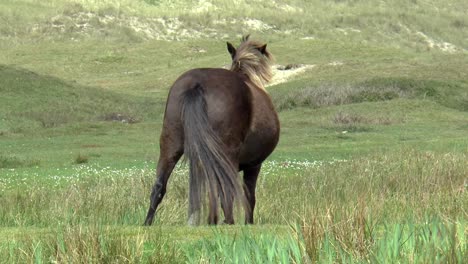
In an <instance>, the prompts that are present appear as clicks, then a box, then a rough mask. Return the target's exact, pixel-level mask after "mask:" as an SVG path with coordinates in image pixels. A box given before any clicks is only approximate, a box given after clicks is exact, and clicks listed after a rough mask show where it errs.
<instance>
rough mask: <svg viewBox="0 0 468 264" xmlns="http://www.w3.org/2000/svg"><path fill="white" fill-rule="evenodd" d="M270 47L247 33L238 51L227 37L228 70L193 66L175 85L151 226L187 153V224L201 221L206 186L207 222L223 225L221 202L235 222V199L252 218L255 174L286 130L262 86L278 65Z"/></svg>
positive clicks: (162, 142)
mask: <svg viewBox="0 0 468 264" xmlns="http://www.w3.org/2000/svg"><path fill="white" fill-rule="evenodd" d="M266 46H267V45H266V44H261V43H259V42H256V41H252V40H249V36H246V37H243V38H242V42H241V44H240V46H239V47H238V48H237V49H235V48H234V47H233V46H232V44H231V43H229V42H228V43H227V48H228V51H229V53H230V54H231V57H232V66H231V69H230V70H226V69H213V68H203V69H193V70H190V71H188V72H186V73H184V74H183V75H182V76H180V77H179V78H178V79H177V80H176V82H175V83H174V84H173V85H172V87H171V89H170V91H169V96H168V99H167V104H166V111H165V115H164V124H163V128H162V132H161V138H160V157H159V161H158V165H157V172H156V173H157V175H156V176H157V178H156V182H155V184H154V186H153V189H152V192H151V198H150V199H151V203H150V207H149V210H148V214H147V216H146V221H145V225H151V224H152V222H153V219H154V215H155V211H156V209H157V207H158V205H159V204H160V203H161V201H162V199H163V197H164V194H165V193H166V185H167V181H168V179H169V176H170V175H171V172H172V170H173V169H174V166H175V165H176V163H177V162H178V160H179V159H180V157H181V156H182V154H185V157H186V158H187V159H188V161H189V166H190V179H189V182H190V190H189V223H191V224H197V223H198V214H199V212H200V209H201V202H202V201H203V197H204V195H206V194H205V193H206V191H207V193H208V201H209V214H208V215H209V216H208V223H209V224H217V222H218V201H220V202H221V207H222V209H223V212H224V217H225V220H224V222H225V223H227V224H234V217H233V207H234V202H235V201H236V199H239V200H240V201H242V204H243V206H244V209H245V222H246V224H252V223H253V211H254V208H255V186H256V182H257V177H258V174H259V172H260V168H261V166H262V162H263V161H264V160H265V159H266V158H267V157H268V156H269V155H270V154H271V152H272V151H273V149H274V148H275V147H276V144H277V143H278V139H279V130H280V125H279V120H278V115H277V113H276V111H275V109H274V107H273V104H272V102H271V99H270V96H269V95H268V94H267V93H266V91H265V89H264V85H265V84H266V83H268V82H269V81H270V79H271V77H272V73H271V64H272V63H273V57H272V55H271V54H270V53H269V52H268V51H267V49H266ZM239 171H243V176H244V177H243V180H244V184H243V185H242V184H241V183H240V182H239V181H238V172H239ZM206 189H207V190H206ZM218 198H219V200H218Z"/></svg>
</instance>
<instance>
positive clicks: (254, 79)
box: [231, 35, 274, 89]
mask: <svg viewBox="0 0 468 264" xmlns="http://www.w3.org/2000/svg"><path fill="white" fill-rule="evenodd" d="M273 63H274V58H273V55H272V54H271V53H270V52H268V51H267V50H266V44H262V43H260V42H257V41H253V40H249V35H247V36H244V37H242V42H241V44H240V46H239V48H237V50H236V54H235V56H234V58H233V59H232V65H231V71H235V72H241V73H244V74H245V75H246V76H247V77H248V79H249V81H250V83H251V84H253V85H255V86H257V87H258V88H261V89H265V85H266V84H267V83H268V82H270V81H271V79H272V77H273V72H272V69H271V66H272V64H273Z"/></svg>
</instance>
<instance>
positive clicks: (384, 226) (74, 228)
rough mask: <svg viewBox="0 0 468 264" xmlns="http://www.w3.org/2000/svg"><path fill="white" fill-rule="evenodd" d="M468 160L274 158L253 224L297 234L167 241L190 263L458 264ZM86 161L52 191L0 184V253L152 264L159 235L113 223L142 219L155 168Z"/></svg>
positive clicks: (174, 194) (179, 204)
mask: <svg viewBox="0 0 468 264" xmlns="http://www.w3.org/2000/svg"><path fill="white" fill-rule="evenodd" d="M467 160H468V159H467V157H466V156H465V155H461V154H457V155H455V154H435V153H428V152H417V151H402V152H397V153H393V154H379V155H374V156H367V157H362V158H356V159H351V160H348V161H334V162H318V161H314V162H306V161H293V160H292V161H283V162H269V163H266V164H265V167H264V170H263V173H262V175H261V177H260V179H259V182H258V187H257V188H258V189H257V191H258V196H257V205H258V206H257V210H256V223H257V224H260V226H261V225H262V224H268V225H272V224H273V225H292V226H293V227H294V228H293V229H291V231H290V232H289V233H290V234H291V235H292V237H295V239H293V240H291V239H290V237H289V235H286V234H283V235H281V233H278V234H276V235H275V236H273V233H268V232H267V233H265V231H263V233H262V234H264V235H263V236H260V237H258V236H255V235H254V236H252V237H251V236H250V235H249V233H248V232H247V233H242V234H240V235H237V236H235V237H232V235H230V234H229V233H228V234H224V233H220V234H216V233H215V234H214V238H206V239H205V240H201V241H200V242H191V241H194V240H187V234H191V235H190V236H192V237H193V238H192V239H195V241H197V239H200V238H202V237H203V236H205V235H206V233H205V232H204V231H203V230H206V229H204V228H199V229H193V230H189V231H176V232H175V233H174V236H172V237H171V238H170V239H169V238H168V239H169V240H168V242H167V243H166V244H164V243H162V244H163V245H167V247H169V251H168V252H170V255H171V254H172V255H171V256H174V257H177V258H179V257H182V258H183V259H187V260H190V261H192V262H196V261H197V260H203V261H206V262H218V261H227V262H229V261H230V260H232V259H236V258H237V259H239V261H241V260H242V259H248V258H249V257H252V258H254V259H257V260H258V262H259V263H260V262H262V261H269V260H272V261H273V262H275V261H277V260H279V261H282V259H283V258H284V259H288V261H291V262H295V263H297V262H300V261H301V260H303V259H308V258H310V259H312V260H319V261H320V262H343V261H349V262H361V261H371V262H372V261H377V260H389V261H404V262H406V261H413V260H414V261H416V262H415V263H424V261H426V260H428V259H439V260H441V261H443V262H450V263H457V262H459V263H461V262H460V260H463V259H464V257H466V254H467V252H466V235H465V232H466V219H467V212H466V209H465V208H464V207H465V206H464V205H466V203H467V201H468V196H467V192H466V175H468V173H467V168H468V166H467V165H468V164H467ZM80 168H81V169H80V170H79V171H76V172H75V173H72V174H71V175H68V176H65V175H64V176H63V178H60V177H59V178H55V180H57V181H61V183H60V184H59V185H58V186H57V187H54V188H53V191H51V188H50V187H49V186H51V185H52V183H53V181H46V180H44V181H42V182H41V181H37V182H34V181H33V179H30V180H31V182H26V183H24V179H17V181H19V182H15V181H14V180H11V181H10V182H8V183H6V184H2V185H0V187H3V191H2V195H1V196H0V203H1V204H2V207H0V225H1V226H3V227H4V228H6V229H4V230H5V231H2V233H3V235H6V236H7V237H10V238H13V239H8V241H10V242H8V243H7V240H2V241H0V250H1V255H5V254H6V255H8V256H10V259H13V257H14V256H17V255H18V256H23V257H25V258H26V259H28V258H30V259H32V258H35V257H37V258H41V259H51V258H55V257H56V256H58V255H60V256H61V258H63V259H67V258H68V259H70V260H73V259H74V258H77V259H78V260H79V259H80V258H81V257H82V258H83V259H85V258H87V259H89V260H92V261H94V262H99V261H107V260H110V259H119V258H120V256H121V255H119V254H120V253H119V252H124V253H121V254H124V255H125V259H129V260H130V261H133V260H137V262H140V261H141V262H145V261H144V260H142V259H143V258H144V256H145V253H144V252H145V250H144V249H145V246H142V244H143V245H146V246H147V247H149V248H153V247H155V246H156V248H159V246H160V243H161V242H157V241H154V240H152V239H153V238H154V237H153V236H150V235H148V234H146V233H145V235H141V236H140V235H138V232H140V231H138V230H136V231H135V230H134V231H132V232H130V234H127V235H122V236H119V234H120V233H119V231H118V230H119V229H118V228H117V227H119V226H122V225H123V226H128V225H130V226H135V225H137V226H138V225H140V224H141V222H142V220H143V218H144V213H145V212H146V209H147V205H148V204H147V203H148V194H149V188H150V186H151V184H152V182H153V180H154V179H153V176H152V172H151V170H141V169H135V170H126V171H116V170H111V169H107V170H96V169H93V168H90V167H87V166H81V167H80ZM186 174H187V171H186V168H184V167H181V168H179V169H178V170H177V171H176V173H175V174H174V175H173V176H172V178H171V180H170V182H169V186H168V187H169V188H168V192H167V194H166V198H165V200H164V201H163V204H162V207H161V209H160V210H159V211H158V215H157V223H156V225H163V226H162V227H161V230H165V229H167V230H172V231H174V230H177V229H174V228H172V229H171V228H170V227H169V226H168V225H185V222H186V217H187V216H186V212H187V194H188V186H187V182H188V181H187V176H186ZM43 177H47V176H45V175H44V176H43ZM52 180H54V179H52ZM28 183H29V184H28ZM15 186H16V187H15ZM240 219H242V215H240V216H239V217H238V218H237V220H238V222H240ZM294 223H297V226H296V225H295V224H294ZM109 225H111V226H113V227H109V228H111V229H112V230H111V231H109V230H108V229H106V228H107V227H106V226H109ZM57 226H59V227H60V228H59V229H57V228H56V227H57ZM12 228H13V229H12ZM16 228H21V229H16ZM37 228H39V229H37ZM114 228H115V229H114ZM8 230H12V231H8ZM14 230H18V231H14ZM19 230H22V231H19ZM35 230H36V231H35ZM252 230H253V234H255V230H256V229H255V226H254V227H253V229H252ZM108 231H109V232H108ZM148 231H149V230H148ZM10 232H13V233H10ZM41 232H45V234H47V235H44V233H43V234H42V235H41ZM135 232H136V233H137V235H136V236H135V235H131V234H132V233H133V234H135ZM168 232H170V231H168ZM180 232H182V233H180ZM272 232H274V231H272ZM28 233H29V234H28ZM103 234H109V235H103ZM270 234H271V235H270ZM157 236H158V235H157V234H155V237H157ZM62 237H70V238H66V239H65V238H62ZM173 240H176V241H179V242H180V243H182V244H187V245H189V246H187V248H186V250H185V251H181V249H177V247H176V246H174V245H171V244H170V243H169V242H170V241H173ZM79 241H82V242H79ZM64 243H65V244H66V245H65V246H62V244H64ZM233 245H235V247H233ZM63 248H66V250H65V249H63ZM429 249H431V250H429ZM38 250H39V251H38ZM187 250H188V251H187ZM190 250H192V251H190ZM18 252H26V253H23V254H19V253H18ZM171 252H172V253H171ZM240 252H242V253H240ZM37 254H40V255H37ZM161 254H162V253H161ZM168 254H169V253H168ZM79 256H80V258H79ZM151 256H153V255H151ZM271 256H273V257H271ZM154 257H157V256H154ZM122 259H124V258H123V257H122ZM280 259H281V260H280ZM13 260H14V259H13ZM80 261H81V260H79V261H78V262H80Z"/></svg>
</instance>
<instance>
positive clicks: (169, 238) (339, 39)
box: [0, 0, 468, 263]
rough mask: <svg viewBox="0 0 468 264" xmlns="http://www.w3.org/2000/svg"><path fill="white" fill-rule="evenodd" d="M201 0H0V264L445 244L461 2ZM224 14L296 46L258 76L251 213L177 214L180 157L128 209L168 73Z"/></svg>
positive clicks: (400, 255) (209, 37)
mask: <svg viewBox="0 0 468 264" xmlns="http://www.w3.org/2000/svg"><path fill="white" fill-rule="evenodd" d="M202 2H203V1H201V2H200V4H193V5H186V3H187V1H183V0H180V1H166V0H160V1H150V0H145V1H143V0H141V1H128V0H122V1H118V3H116V2H115V1H107V0H106V1H90V0H89V1H88V0H79V1H74V2H73V3H72V2H69V1H64V0H50V1H36V0H24V1H11V0H7V1H2V2H1V3H0V49H1V50H2V52H1V53H0V204H1V206H0V262H1V263H23V262H34V263H43V262H66V263H68V262H73V263H103V262H104V263H105V262H124V263H161V262H164V263H181V262H185V263H199V262H204V263H233V262H234V263H252V262H254V263H277V262H281V263H310V261H312V262H314V263H315V262H317V263H431V262H437V263H463V262H464V260H465V259H466V258H467V254H468V253H467V239H466V238H467V232H468V231H467V230H468V227H467V226H466V220H467V219H468V218H467V217H468V215H467V212H466V204H468V196H467V178H466V177H467V175H468V171H467V168H468V158H467V156H466V155H467V154H466V153H468V138H467V134H468V126H467V124H468V112H467V111H468V72H467V71H465V70H464V69H466V68H468V56H467V52H466V50H467V49H468V46H466V41H465V40H466V38H467V37H468V35H467V32H468V31H467V25H468V22H467V19H466V15H465V14H464V12H463V10H466V7H467V6H466V3H465V2H466V1H458V0H450V1H445V2H443V3H442V2H441V3H439V2H437V1H381V2H379V3H378V4H377V3H375V2H373V1H292V0H282V1H274V2H273V1H263V2H262V1H238V4H235V5H233V4H232V1H225V0H213V1H205V2H209V3H211V5H210V4H201V3H202ZM106 19H107V20H106ZM257 20H258V21H257ZM243 21H247V22H245V23H251V25H250V26H248V25H247V26H246V24H244V22H243ZM252 21H253V22H252ZM255 21H256V23H257V26H258V27H256V26H255V25H253V24H252V23H255ZM259 21H260V22H259ZM163 24H166V26H163ZM171 30H173V31H171ZM184 30H185V31H184ZM145 32H146V33H145ZM148 32H149V33H148ZM184 32H185V33H184ZM244 33H253V36H254V37H255V38H258V39H261V40H263V41H266V42H268V48H269V49H270V51H271V52H272V53H273V54H274V55H275V57H276V60H277V63H278V64H281V65H287V64H309V65H314V67H311V68H309V69H308V70H307V71H305V72H304V73H302V74H300V75H298V76H295V77H294V78H293V79H291V80H289V81H288V82H285V83H281V84H278V85H275V86H271V87H268V91H269V93H270V94H271V96H272V99H273V102H274V104H275V105H276V107H277V109H278V110H279V115H280V120H281V124H282V131H281V139H280V143H279V145H278V147H277V149H276V150H275V152H274V153H273V155H272V156H271V157H270V158H269V160H268V161H267V162H266V163H265V164H264V167H263V170H262V173H261V176H260V178H259V182H258V187H257V191H258V197H257V202H258V203H257V204H258V206H257V208H256V215H255V216H256V219H255V221H256V225H254V226H250V227H246V226H243V225H238V226H220V227H216V228H214V227H208V226H201V227H197V228H191V227H187V226H186V220H187V219H186V218H187V206H188V205H187V197H188V179H187V177H188V176H187V173H188V172H187V168H186V167H185V166H183V165H181V166H178V167H177V169H176V171H175V172H174V174H173V176H172V177H171V179H170V181H169V185H168V192H167V196H166V198H165V200H164V201H163V203H162V205H161V207H160V209H159V211H158V214H157V218H156V223H155V226H153V227H150V228H143V227H140V225H141V224H142V222H143V220H144V217H145V213H146V210H147V206H148V202H149V201H148V200H149V199H148V197H149V193H150V188H151V185H152V184H153V182H154V167H155V161H156V159H157V157H158V149H159V148H158V136H159V133H160V129H161V124H162V116H163V112H164V103H165V99H166V96H167V92H168V89H169V87H170V85H171V84H172V82H173V81H174V80H175V79H176V78H177V77H178V76H179V75H180V74H182V73H183V72H184V71H186V70H188V69H191V68H196V67H222V66H224V65H227V64H229V54H228V53H227V51H226V47H225V41H231V42H236V40H238V39H239V36H240V35H241V34H244ZM431 42H432V44H431ZM445 42H447V43H449V44H444V43H445ZM242 218H243V215H242V213H241V212H240V210H237V212H236V222H237V223H242V222H243V221H242Z"/></svg>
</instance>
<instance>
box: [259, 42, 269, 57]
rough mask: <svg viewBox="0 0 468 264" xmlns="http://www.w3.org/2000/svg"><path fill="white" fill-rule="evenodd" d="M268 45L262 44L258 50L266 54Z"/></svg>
mask: <svg viewBox="0 0 468 264" xmlns="http://www.w3.org/2000/svg"><path fill="white" fill-rule="evenodd" d="M266 47H267V44H265V45H263V46H261V47H260V48H258V50H259V51H260V52H261V53H262V54H263V55H265V54H266V52H267V51H266Z"/></svg>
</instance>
